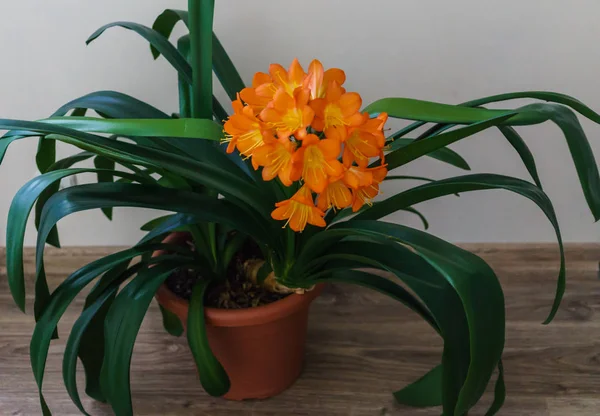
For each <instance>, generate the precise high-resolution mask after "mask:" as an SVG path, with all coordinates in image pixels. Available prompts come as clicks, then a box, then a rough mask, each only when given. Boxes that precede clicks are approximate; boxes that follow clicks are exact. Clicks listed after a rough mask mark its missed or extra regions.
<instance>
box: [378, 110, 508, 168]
mask: <svg viewBox="0 0 600 416" xmlns="http://www.w3.org/2000/svg"><path fill="white" fill-rule="evenodd" d="M514 114H516V113H514V112H513V113H508V114H507V113H504V114H502V115H500V116H498V117H494V118H490V119H487V120H485V121H480V122H475V123H473V124H470V125H468V126H465V127H461V128H459V129H456V130H452V131H449V132H446V133H442V134H440V135H437V136H434V137H431V138H428V139H423V140H417V141H414V142H413V143H411V144H409V145H407V146H405V147H402V148H400V149H397V150H395V151H393V152H391V153H389V154H387V155H386V157H385V162H386V164H387V168H388V170H392V169H395V168H397V167H399V166H402V165H405V164H407V163H408V162H412V161H413V160H415V159H418V158H420V157H422V156H424V155H426V154H429V153H431V152H434V151H436V150H438V149H441V148H444V147H446V146H448V145H449V144H452V143H454V142H457V141H459V140H461V139H464V138H465V137H469V136H473V135H474V134H477V133H479V132H481V131H483V130H486V129H489V128H490V127H494V126H498V125H501V124H502V123H504V122H505V121H506V120H508V119H510V118H511V117H513V116H514Z"/></svg>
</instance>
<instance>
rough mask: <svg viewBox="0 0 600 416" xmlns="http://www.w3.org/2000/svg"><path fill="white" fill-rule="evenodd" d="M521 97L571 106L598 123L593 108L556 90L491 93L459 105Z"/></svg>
mask: <svg viewBox="0 0 600 416" xmlns="http://www.w3.org/2000/svg"><path fill="white" fill-rule="evenodd" d="M522 98H533V99H537V100H544V101H549V102H552V103H558V104H563V105H566V106H568V107H571V108H572V109H573V110H575V111H577V112H578V113H579V114H581V115H582V116H584V117H587V118H588V119H590V120H592V121H594V122H596V123H600V114H598V113H596V112H595V111H594V110H592V109H591V108H589V107H588V106H586V105H585V104H584V103H582V102H581V101H579V100H578V99H576V98H573V97H571V96H568V95H565V94H559V93H556V92H549V91H520V92H511V93H505V94H498V95H492V96H489V97H484V98H479V99H477V100H472V101H467V102H465V103H463V104H461V105H463V106H468V107H478V106H481V105H485V104H489V103H496V102H501V101H507V100H516V99H522Z"/></svg>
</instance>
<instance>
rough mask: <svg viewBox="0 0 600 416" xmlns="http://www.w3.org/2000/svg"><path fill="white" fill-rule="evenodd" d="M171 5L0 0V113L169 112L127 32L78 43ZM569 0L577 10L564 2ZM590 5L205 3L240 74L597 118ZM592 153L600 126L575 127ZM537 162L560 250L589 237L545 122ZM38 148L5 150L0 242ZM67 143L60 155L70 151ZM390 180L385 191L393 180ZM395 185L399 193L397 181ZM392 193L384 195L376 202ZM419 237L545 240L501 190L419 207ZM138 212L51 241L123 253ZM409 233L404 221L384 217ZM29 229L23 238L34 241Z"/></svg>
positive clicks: (543, 0) (94, 218)
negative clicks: (118, 108)
mask: <svg viewBox="0 0 600 416" xmlns="http://www.w3.org/2000/svg"><path fill="white" fill-rule="evenodd" d="M186 3H187V2H186V1H184V0H144V1H139V0H138V1H134V0H103V1H101V2H92V1H81V0H54V1H47V0H12V1H9V0H3V1H2V2H0V15H2V17H3V19H2V25H0V54H1V56H2V57H3V60H2V64H1V66H0V88H1V92H2V94H1V95H0V117H6V118H24V119H36V118H43V117H44V116H47V115H49V114H50V113H51V112H52V111H54V109H56V108H57V107H58V106H60V105H62V104H63V103H65V102H67V101H69V100H70V99H72V98H75V97H78V96H81V95H83V94H86V93H89V92H92V91H96V90H100V89H113V90H117V91H122V92H125V93H128V94H131V95H133V96H135V97H138V98H140V99H142V100H145V101H147V102H150V103H152V104H154V105H156V106H157V107H159V108H160V109H162V110H164V111H175V109H176V106H177V98H176V80H175V73H174V72H173V70H171V68H170V67H169V65H168V63H167V62H166V61H165V60H164V59H162V58H161V59H159V61H157V62H153V61H152V59H151V57H150V53H149V51H148V48H147V45H146V44H145V43H144V41H143V40H142V39H141V38H139V37H138V36H137V35H135V34H134V33H132V32H127V31H125V30H123V29H112V30H111V31H109V32H107V33H106V34H105V35H104V36H103V37H101V38H100V39H99V40H97V41H96V42H95V43H93V44H92V45H90V46H89V47H86V46H85V44H84V41H85V39H86V37H87V36H88V35H89V34H90V33H92V32H93V31H94V30H95V29H96V28H97V27H99V26H101V25H102V24H104V23H107V22H111V21H116V20H132V21H137V22H140V23H144V24H148V25H151V23H152V21H153V18H154V16H155V15H157V14H158V13H160V12H161V11H162V10H163V9H164V8H166V7H174V8H176V7H179V8H184V7H185V6H186ZM573 3H576V5H574V4H573ZM599 12H600V7H599V6H598V2H597V1H595V0H579V1H577V2H565V1H561V0H528V1H522V0H505V1H502V2H482V1H479V0H454V1H451V2H449V1H443V0H437V1H426V0H403V1H398V0H377V1H376V0H371V1H369V2H365V1H360V0H352V1H350V0H344V1H342V0H337V1H333V0H305V1H304V2H303V3H302V6H301V7H298V4H297V3H291V2H287V1H273V0H253V1H247V0H217V10H216V17H215V26H216V31H217V33H218V34H219V36H220V38H221V41H222V42H223V44H224V45H225V46H226V48H227V49H228V50H229V52H230V54H231V56H232V58H233V60H234V61H235V63H236V64H237V65H238V67H239V70H240V72H241V73H242V75H243V77H244V79H245V81H247V82H248V81H250V80H251V77H252V74H253V73H254V72H255V71H259V70H265V69H266V68H267V66H268V64H269V63H271V62H280V63H282V64H284V65H285V66H287V65H288V63H289V62H290V61H291V60H292V59H293V58H294V57H295V56H297V57H298V58H299V59H300V60H301V62H303V63H305V64H306V63H308V62H309V61H310V60H311V59H312V58H313V57H316V58H319V59H321V60H322V61H323V62H324V64H325V65H326V66H337V67H340V68H343V69H344V70H345V71H346V74H347V77H348V81H347V87H348V88H349V89H350V90H354V91H358V92H360V94H362V96H363V98H364V101H365V103H367V102H370V101H372V100H375V99H377V98H380V97H384V96H404V97H413V98H422V99H427V100H435V101H440V102H447V103H458V102H461V101H466V100H469V99H473V98H477V97H481V96H486V95H491V94H495V93H499V92H508V91H516V90H536V89H541V90H554V91H560V92H564V93H567V94H571V95H574V96H576V97H578V98H580V99H581V100H583V101H584V102H586V103H588V104H589V105H591V106H592V107H593V108H595V109H597V110H600V94H599V92H600V87H599V86H598V85H599V84H598V81H597V79H598V78H597V77H598V73H599V71H600V51H599V50H598V48H597V43H598V41H599V40H600V26H599V25H598V24H597V16H598V13H599ZM583 123H584V127H585V128H586V130H587V132H588V137H589V138H590V140H591V142H592V146H593V148H594V151H595V152H596V154H597V155H600V140H599V138H598V136H599V135H600V128H599V127H598V126H594V125H592V124H591V123H589V122H587V121H586V120H584V121H583ZM521 132H522V133H523V135H524V136H525V138H526V140H527V142H528V144H529V145H530V147H531V148H532V150H533V152H534V154H535V155H537V156H538V157H537V162H538V168H539V171H540V175H541V177H542V181H543V183H544V185H545V189H546V191H547V193H548V194H549V195H550V197H551V198H552V200H553V201H554V203H555V207H556V210H557V212H558V217H559V220H560V223H561V225H562V229H563V233H564V237H565V239H566V240H568V241H600V237H599V233H598V231H599V227H598V226H597V225H593V219H592V216H591V215H590V214H589V212H588V211H587V208H586V205H585V201H584V198H583V194H582V192H581V190H580V188H579V187H578V184H577V178H576V174H575V170H574V168H573V167H572V164H571V163H570V158H569V155H568V151H567V147H566V144H565V142H564V140H563V139H562V138H561V135H560V132H559V131H558V129H556V128H555V127H554V126H553V125H544V126H537V127H529V128H523V129H521ZM453 148H454V149H455V150H457V151H459V152H460V153H461V154H462V155H463V156H465V157H466V158H467V160H468V161H469V162H470V163H471V166H472V167H473V170H474V171H476V172H495V173H502V174H509V175H514V176H520V177H523V178H527V176H526V175H527V173H526V171H525V169H524V168H523V166H522V165H521V163H520V161H519V159H518V157H517V155H516V153H515V152H514V151H513V150H512V148H510V146H509V145H508V144H507V143H506V142H505V141H504V140H503V139H502V138H501V136H500V135H499V134H498V133H496V132H486V133H485V134H480V135H478V136H477V137H474V138H471V139H468V140H466V141H464V142H461V143H458V144H456V145H454V146H453ZM34 150H35V140H31V141H21V142H18V143H15V144H13V145H12V147H11V148H10V149H9V152H8V154H7V157H6V159H5V161H4V163H3V164H2V166H0V192H1V195H2V197H1V199H0V220H1V222H0V244H2V243H3V242H4V239H5V218H6V216H7V213H8V208H9V204H10V200H11V199H12V196H13V195H14V194H15V192H16V191H17V190H18V189H19V187H20V186H21V185H22V184H23V183H25V182H26V181H27V180H28V179H30V178H31V177H33V176H34V175H35V173H36V170H35V165H34V161H33V155H34ZM67 152H72V150H66V149H63V150H62V154H67ZM403 173H405V174H418V175H426V176H430V177H435V178H441V177H444V176H450V175H458V174H461V173H462V172H460V171H459V170H457V169H453V168H449V167H447V166H445V165H443V164H441V163H439V162H435V161H431V160H422V161H417V162H414V163H412V164H410V165H408V166H407V167H406V169H404V170H403ZM395 186H397V185H395ZM396 189H400V188H396ZM394 191H395V189H394V188H392V187H389V186H388V187H386V189H385V192H386V194H388V195H389V194H391V193H393V192H394ZM419 209H421V210H422V211H423V212H424V213H425V214H426V215H427V216H428V218H429V219H430V222H431V224H432V228H431V231H432V232H433V233H435V234H437V235H439V236H441V237H443V238H446V239H449V240H452V241H456V242H472V241H553V239H554V236H553V232H552V229H551V227H550V225H549V224H548V223H547V221H546V220H545V218H544V217H543V215H542V214H541V213H540V212H539V211H538V210H537V208H536V207H535V205H534V204H533V203H531V202H529V201H528V200H524V199H523V198H520V197H518V196H515V195H512V194H509V193H507V192H500V191H486V192H480V193H471V194H464V195H462V196H461V197H460V198H456V197H446V198H443V199H441V200H436V201H433V202H429V203H426V204H423V205H422V206H420V207H419ZM151 216H152V214H151V213H149V212H143V211H137V210H131V209H121V210H118V211H117V212H116V215H115V217H116V218H115V220H114V221H113V222H112V223H109V222H107V221H105V220H104V219H103V217H102V216H101V214H100V213H99V212H88V213H81V214H77V215H74V216H73V217H70V218H68V219H66V220H64V221H62V222H61V224H60V230H61V236H62V239H63V244H64V245H95V244H115V245H118V244H128V243H132V242H134V241H136V240H137V238H139V236H140V234H139V232H138V231H137V227H138V226H139V225H140V224H141V223H142V222H143V221H144V220H145V219H148V218H150V217H151ZM393 219H394V220H397V221H403V222H406V223H408V224H411V225H417V224H418V223H417V221H416V220H415V219H414V218H413V217H412V216H410V215H398V216H395V217H394V218H393ZM33 242H34V233H33V229H30V232H29V234H28V238H27V243H28V244H33Z"/></svg>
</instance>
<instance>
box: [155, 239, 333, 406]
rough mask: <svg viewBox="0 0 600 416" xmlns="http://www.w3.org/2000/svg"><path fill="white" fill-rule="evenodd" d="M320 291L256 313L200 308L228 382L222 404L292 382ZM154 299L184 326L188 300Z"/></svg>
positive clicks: (162, 295) (162, 293) (161, 293)
mask: <svg viewBox="0 0 600 416" xmlns="http://www.w3.org/2000/svg"><path fill="white" fill-rule="evenodd" d="M185 238H186V235H185V234H182V233H176V234H172V235H170V236H169V237H167V239H166V240H165V242H166V243H177V242H181V241H183V240H184V239H185ZM156 254H159V253H156ZM322 289H323V287H322V285H318V286H317V287H315V289H314V290H312V291H310V292H306V293H305V294H304V295H297V294H292V295H289V296H287V297H285V298H283V299H281V300H279V301H276V302H273V303H271V304H268V305H264V306H258V307H255V308H246V309H218V308H205V317H206V329H207V335H208V340H209V343H210V346H211V348H212V351H213V353H214V354H215V356H216V357H217V359H218V360H219V362H220V363H221V364H222V365H223V367H224V368H225V371H226V372H227V374H228V376H229V379H230V381H231V388H230V390H229V392H228V393H227V394H226V395H225V396H224V397H225V398H227V399H231V400H244V399H265V398H268V397H272V396H275V395H277V394H279V393H281V392H282V391H284V390H285V389H287V388H288V387H289V386H291V385H292V384H293V383H294V382H295V381H296V379H297V378H298V376H299V375H300V372H301V370H302V364H303V359H304V348H305V341H306V329H307V321H308V308H309V306H310V304H311V302H312V301H313V300H314V299H315V298H316V297H317V296H318V295H319V294H320V293H321V291H322ZM156 299H157V300H158V302H159V303H160V304H161V305H162V306H163V307H164V308H165V309H167V310H169V311H171V312H172V313H174V314H176V315H177V316H178V317H179V319H180V320H181V322H182V323H183V325H184V327H185V326H186V324H187V316H188V306H189V303H188V301H187V300H184V299H181V298H179V297H178V296H176V295H175V294H174V293H173V292H171V291H170V290H169V288H167V286H166V285H162V286H161V288H160V289H159V290H158V291H157V293H156Z"/></svg>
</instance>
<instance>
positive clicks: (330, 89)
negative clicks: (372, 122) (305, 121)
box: [310, 81, 365, 135]
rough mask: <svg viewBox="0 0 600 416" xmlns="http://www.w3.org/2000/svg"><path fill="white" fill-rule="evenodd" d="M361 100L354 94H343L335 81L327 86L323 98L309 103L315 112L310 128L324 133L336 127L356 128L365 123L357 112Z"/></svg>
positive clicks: (343, 91) (363, 118) (363, 117)
mask: <svg viewBox="0 0 600 416" xmlns="http://www.w3.org/2000/svg"><path fill="white" fill-rule="evenodd" d="M361 104H362V99H361V98H360V95H358V94H357V93H355V92H345V90H344V89H343V88H342V87H341V86H340V84H338V83H337V82H336V81H331V82H330V83H329V85H328V86H327V91H326V93H325V98H317V99H316V100H313V101H312V102H311V103H310V106H311V107H312V109H313V110H314V111H315V120H314V121H313V123H312V127H313V128H314V129H315V130H318V131H324V132H325V134H326V135H329V134H328V130H329V129H331V128H336V127H345V126H349V127H356V126H359V125H360V124H362V123H363V122H364V121H365V116H364V115H363V114H361V113H360V112H359V110H360V106H361Z"/></svg>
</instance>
